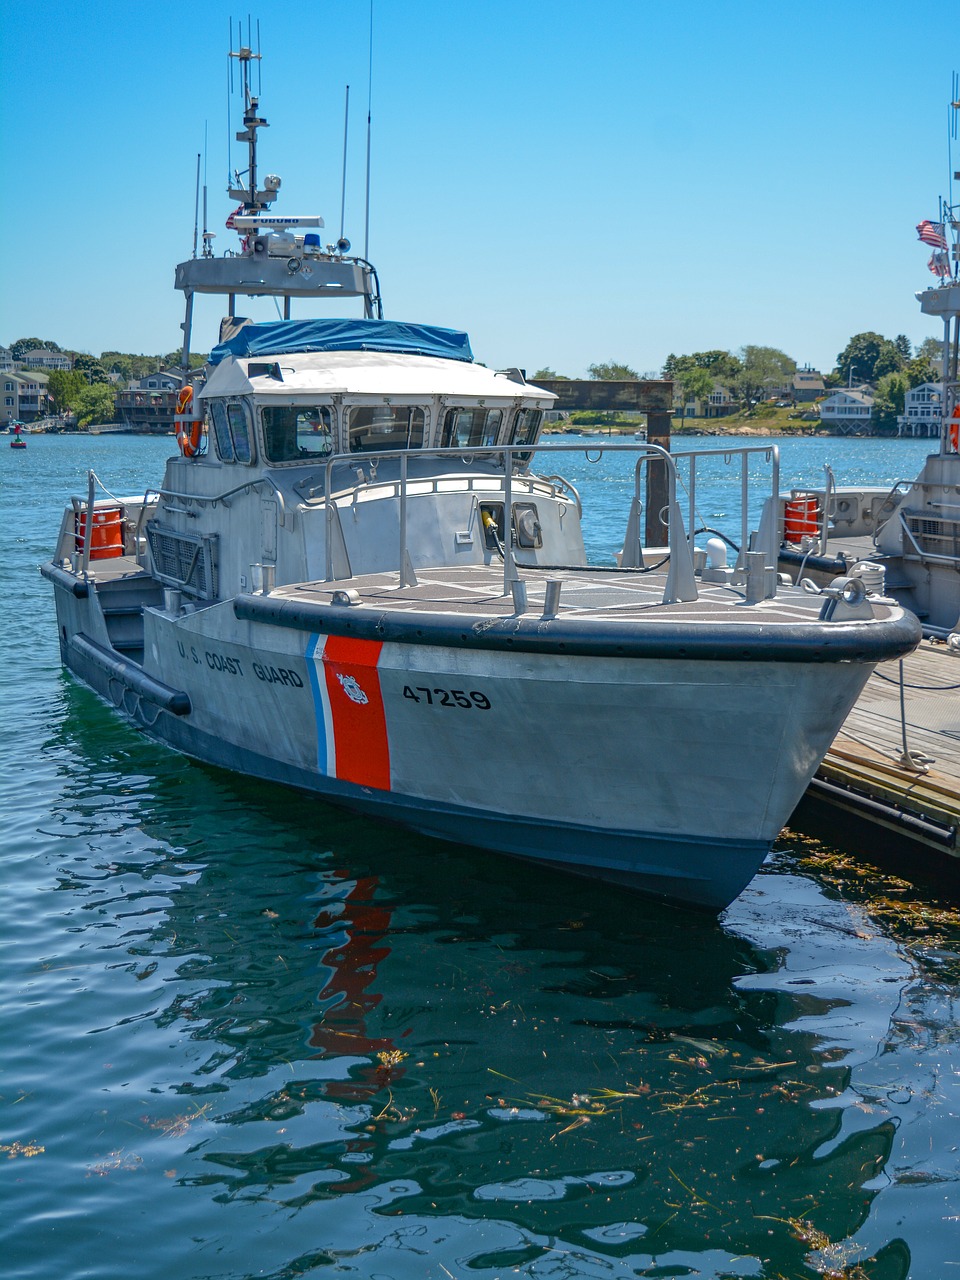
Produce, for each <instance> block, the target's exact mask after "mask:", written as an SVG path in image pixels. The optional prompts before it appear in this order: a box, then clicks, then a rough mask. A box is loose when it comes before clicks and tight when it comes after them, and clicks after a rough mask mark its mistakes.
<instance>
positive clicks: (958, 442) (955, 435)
mask: <svg viewBox="0 0 960 1280" xmlns="http://www.w3.org/2000/svg"><path fill="white" fill-rule="evenodd" d="M950 448H951V449H952V450H953V452H954V453H960V404H958V405H957V407H956V408H955V409H954V411H953V415H952V417H951V418H950Z"/></svg>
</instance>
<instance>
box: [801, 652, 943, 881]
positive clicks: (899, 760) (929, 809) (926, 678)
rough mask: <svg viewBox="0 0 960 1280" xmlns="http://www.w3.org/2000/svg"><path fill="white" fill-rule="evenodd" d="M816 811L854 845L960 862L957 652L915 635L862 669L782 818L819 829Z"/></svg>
mask: <svg viewBox="0 0 960 1280" xmlns="http://www.w3.org/2000/svg"><path fill="white" fill-rule="evenodd" d="M901 672H902V677H903V702H902V712H901ZM918 766H919V767H918ZM824 809H827V810H832V811H834V812H835V813H840V814H842V816H843V817H844V819H845V822H844V824H843V830H844V832H845V835H846V838H847V840H848V842H849V843H851V844H852V845H854V846H856V847H858V848H860V849H865V850H867V851H869V852H873V851H878V852H888V853H892V854H894V855H896V854H898V853H904V854H909V853H912V852H923V853H927V854H934V855H937V856H938V857H939V858H940V860H941V861H943V862H948V863H950V864H951V865H953V866H954V867H957V866H960V861H956V862H955V861H954V859H960V657H958V656H957V655H956V654H955V653H954V652H953V651H951V650H950V649H948V648H947V646H946V645H945V644H943V643H940V642H937V641H930V640H924V641H923V642H922V644H921V645H920V647H919V648H918V649H917V650H916V651H915V652H914V653H912V654H910V655H909V657H907V658H905V659H903V660H902V663H901V662H887V663H882V664H881V665H880V666H878V667H877V669H876V671H875V672H874V673H873V675H871V677H870V679H869V680H868V681H867V684H866V686H865V688H864V690H863V693H862V694H861V696H860V698H859V700H858V701H857V703H856V705H855V706H854V708H853V710H852V711H851V712H850V714H849V715H848V716H847V719H846V720H845V722H844V724H843V727H842V728H841V730H840V732H839V733H838V735H837V737H836V738H835V739H834V742H833V745H832V746H831V748H830V750H829V751H828V752H827V754H826V756H825V758H824V760H823V763H822V765H821V766H820V769H819V770H818V771H817V776H816V778H815V779H814V780H813V782H812V783H811V785H810V788H809V790H808V791H807V794H806V796H805V797H804V800H803V801H801V804H800V806H799V807H798V809H797V811H796V813H795V814H794V816H793V818H792V819H791V826H794V827H796V828H797V829H799V830H805V829H810V826H811V819H812V820H813V826H814V827H818V828H820V829H822V823H820V822H818V821H817V820H816V819H817V817H818V816H821V817H822V814H823V810H824ZM818 833H819V832H818Z"/></svg>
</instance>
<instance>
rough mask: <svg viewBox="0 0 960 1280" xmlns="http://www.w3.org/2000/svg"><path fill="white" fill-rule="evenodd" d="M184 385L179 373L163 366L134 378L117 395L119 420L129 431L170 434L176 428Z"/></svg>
mask: <svg viewBox="0 0 960 1280" xmlns="http://www.w3.org/2000/svg"><path fill="white" fill-rule="evenodd" d="M182 385H183V378H182V377H181V375H180V374H179V373H173V372H171V371H170V370H168V369H162V370H160V371H159V372H158V373H149V374H147V376H146V377H145V378H140V379H139V380H138V381H137V382H131V383H130V385H129V387H127V388H126V390H125V391H118V392H117V395H116V406H117V421H118V422H120V423H122V424H123V426H124V427H125V428H126V429H127V430H128V431H137V432H141V433H143V434H145V435H169V433H170V432H172V431H173V430H174V415H175V413H176V409H177V395H178V393H179V391H180V388H181V387H182Z"/></svg>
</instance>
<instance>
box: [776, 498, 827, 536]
mask: <svg viewBox="0 0 960 1280" xmlns="http://www.w3.org/2000/svg"><path fill="white" fill-rule="evenodd" d="M819 532H820V499H819V498H818V497H817V495H816V494H807V495H801V496H800V497H793V498H791V499H790V501H789V502H787V503H786V504H785V506H784V508H783V540H784V542H800V541H801V540H802V539H803V538H804V537H810V538H815V537H816V536H817V534H819Z"/></svg>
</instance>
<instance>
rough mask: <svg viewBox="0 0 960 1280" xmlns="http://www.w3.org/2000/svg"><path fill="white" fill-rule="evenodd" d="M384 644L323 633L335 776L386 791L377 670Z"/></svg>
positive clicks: (384, 739) (386, 758) (385, 752)
mask: <svg viewBox="0 0 960 1280" xmlns="http://www.w3.org/2000/svg"><path fill="white" fill-rule="evenodd" d="M382 648H383V645H382V644H381V643H380V642H379V641H375V640H355V639H353V638H352V637H349V636H327V641H326V644H325V645H324V649H323V671H324V675H325V677H326V682H327V696H328V698H329V700H330V716H331V719H332V721H333V736H334V741H335V743H336V753H337V777H338V778H342V779H343V780H344V781H345V782H356V783H358V784H359V785H360V786H364V787H376V788H377V790H379V791H389V790H390V747H389V745H388V743H387V719H386V715H385V713H384V709H383V697H382V695H381V693H380V676H379V673H378V672H377V662H378V661H379V659H380V650H381V649H382ZM351 695H352V696H351Z"/></svg>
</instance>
